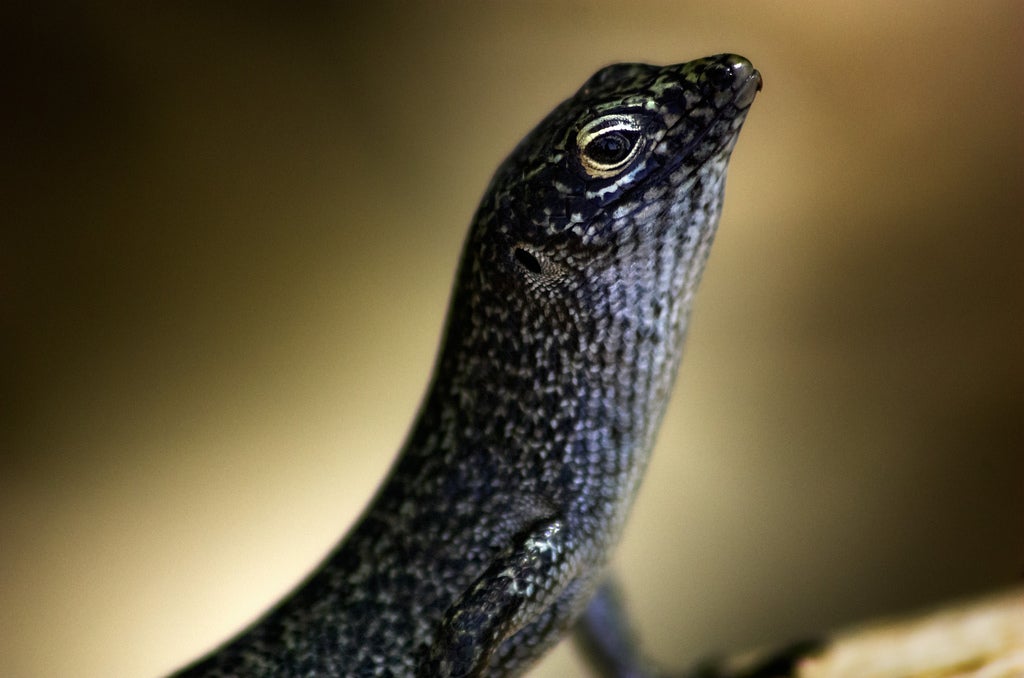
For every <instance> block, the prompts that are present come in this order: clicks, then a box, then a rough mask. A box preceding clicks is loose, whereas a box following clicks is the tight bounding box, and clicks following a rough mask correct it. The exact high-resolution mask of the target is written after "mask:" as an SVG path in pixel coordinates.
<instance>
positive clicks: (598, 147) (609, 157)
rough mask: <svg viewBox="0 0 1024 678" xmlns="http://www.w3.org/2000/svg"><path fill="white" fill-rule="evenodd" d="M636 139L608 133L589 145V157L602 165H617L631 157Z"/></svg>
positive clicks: (617, 133)
mask: <svg viewBox="0 0 1024 678" xmlns="http://www.w3.org/2000/svg"><path fill="white" fill-rule="evenodd" d="M635 141H636V137H635V136H634V138H633V139H630V138H629V137H627V136H626V135H625V134H623V133H622V132H608V133H607V134H602V135H601V136H599V137H598V138H596V139H594V140H593V141H591V142H590V143H589V144H587V149H586V150H587V155H588V156H590V158H591V159H592V160H593V161H594V162H596V163H598V164H601V165H616V164H618V163H620V162H622V161H623V160H625V159H626V157H627V156H628V155H629V152H630V150H632V148H633V144H634V143H635Z"/></svg>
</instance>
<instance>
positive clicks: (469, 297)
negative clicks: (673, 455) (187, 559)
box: [176, 55, 761, 678]
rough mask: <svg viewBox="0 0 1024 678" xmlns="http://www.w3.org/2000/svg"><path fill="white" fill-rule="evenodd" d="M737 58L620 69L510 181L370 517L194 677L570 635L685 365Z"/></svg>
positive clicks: (411, 659) (302, 669)
mask: <svg viewBox="0 0 1024 678" xmlns="http://www.w3.org/2000/svg"><path fill="white" fill-rule="evenodd" d="M760 82H761V80H760V76H759V74H758V73H757V71H755V70H754V69H753V67H752V66H751V65H750V63H749V62H748V61H746V60H745V59H743V58H742V57H738V56H734V55H719V56H715V57H709V58H707V59H699V60H696V61H691V62H689V63H685V64H680V65H676V66H667V67H655V66H648V65H641V64H620V65H615V66H610V67H608V68H605V69H603V70H601V71H599V72H598V73H597V74H595V75H594V76H593V77H592V78H591V79H590V80H589V81H587V83H585V84H584V86H583V87H582V88H581V89H580V90H579V91H578V92H577V93H576V94H575V96H573V97H572V98H570V99H568V100H567V101H565V102H564V103H562V104H561V105H559V106H558V107H557V108H556V109H555V110H554V111H553V112H552V113H551V114H549V115H548V116H547V117H546V118H545V119H544V120H543V121H542V122H541V123H540V124H539V125H538V126H537V128H536V129H534V130H533V132H531V133H530V134H529V135H528V136H527V137H526V138H525V139H524V140H523V141H522V142H521V143H520V144H519V145H518V146H517V147H516V149H515V150H514V151H513V152H512V154H511V155H510V156H509V158H508V159H507V160H506V161H505V163H504V164H503V165H502V166H501V167H500V168H499V169H498V171H497V173H496V175H495V177H494V179H493V180H492V182H491V184H490V187H489V188H488V190H487V193H486V194H485V196H484V198H483V201H482V202H481V205H480V208H479V210H478V211H477V214H476V217H475V218H474V221H473V224H472V227H471V229H470V232H469V236H468V238H467V241H466V244H465V249H464V251H463V256H462V262H461V265H460V270H459V273H458V277H457V280H456V284H455V290H454V293H453V298H452V302H451V307H450V310H449V316H448V323H447V329H446V333H445V336H444V340H443V345H442V349H441V353H440V356H439V358H438V361H437V365H436V367H435V371H434V375H433V380H432V383H431V385H430V389H429V391H428V392H427V395H426V398H425V400H424V404H423V406H422V410H421V412H420V413H419V416H418V419H417V420H416V423H415V424H414V426H413V428H412V432H411V434H410V436H409V438H408V441H407V443H406V445H405V447H404V448H403V450H402V452H401V455H400V456H399V458H398V460H397V462H396V463H395V465H394V467H393V468H392V470H391V472H390V474H389V475H388V477H387V480H386V481H385V482H384V484H383V485H382V486H381V488H380V490H379V491H378V492H377V495H376V497H375V498H374V500H373V502H372V503H371V505H370V506H369V507H368V508H367V510H366V512H365V514H364V515H363V517H362V518H361V519H360V521H359V522H358V524H357V525H356V526H355V527H354V528H353V530H352V531H351V532H350V533H349V534H348V535H347V536H346V537H345V538H344V539H343V540H342V541H341V543H340V544H339V545H338V546H337V548H336V549H335V550H334V551H333V553H332V554H331V555H330V556H329V557H328V558H327V559H326V560H325V561H324V562H323V563H322V564H321V565H320V567H319V568H318V569H317V570H315V571H314V573H313V574H312V575H311V576H310V577H309V578H308V579H307V580H306V581H305V582H304V583H303V584H302V585H301V586H300V587H299V588H298V589H297V590H296V591H295V592H294V593H292V594H291V595H289V596H288V597H287V598H285V599H284V600H283V601H281V602H280V603H279V604H278V605H277V606H276V607H275V608H274V609H273V610H271V611H270V612H269V613H268V614H267V615H266V616H264V617H263V618H262V619H260V620H258V621H257V622H256V623H254V624H253V625H252V626H251V627H250V628H249V629H248V630H246V631H245V632H243V633H242V634H241V635H239V636H238V637H236V638H235V639H234V640H232V641H230V642H229V643H227V644H226V645H224V646H223V647H221V648H220V649H219V650H217V651H215V652H214V653H212V654H211V655H209V656H208V657H206V658H204V659H202V660H200V661H199V662H198V663H196V664H194V665H192V666H190V667H188V668H186V669H184V670H183V671H182V672H180V673H179V674H176V675H177V676H179V677H180V678H184V677H186V676H188V677H192V676H208V677H209V676H244V677H260V676H267V677H269V676H276V677H282V676H414V675H418V676H432V677H433V676H449V675H451V676H463V675H487V676H510V675H518V674H521V673H522V672H523V671H525V670H526V669H527V668H528V667H529V666H530V665H531V664H532V663H533V662H534V661H535V660H536V659H537V658H539V657H540V656H541V654H543V652H544V651H545V650H546V649H548V648H549V647H550V646H551V645H553V644H554V643H555V642H557V640H558V639H559V638H560V637H561V636H562V635H563V633H564V632H565V631H567V630H568V629H569V628H570V627H571V626H572V625H573V623H574V621H575V620H576V619H577V618H578V617H579V616H580V615H581V613H582V612H583V610H584V608H585V607H586V605H587V602H588V600H589V599H590V598H591V597H592V596H593V594H594V592H595V590H596V589H597V586H598V584H599V583H600V580H601V577H602V574H603V572H604V570H605V566H606V563H607V561H608V558H609V554H610V551H611V549H612V547H613V545H614V544H615V542H616V541H617V539H618V536H619V533H620V531H621V528H622V525H623V521H624V520H625V518H626V515H627V513H628V511H629V507H630V505H631V503H632V500H633V497H634V495H635V493H636V489H637V485H638V484H639V482H640V479H641V476H642V475H643V471H644V468H645V467H646V465H647V459H648V455H649V453H650V450H651V446H652V443H653V441H654V437H655V433H656V432H657V428H658V424H659V422H660V420H661V417H662V414H663V412H664V410H665V405H666V403H667V400H668V395H669V392H670V390H671V388H672V382H673V380H674V378H675V374H676V371H677V367H678V365H679V360H680V353H681V350H682V346H683V339H684V336H685V334H686V327H687V321H688V316H689V311H690V306H691V303H692V301H693V296H694V293H695V291H696V289H697V284H698V282H699V279H700V276H701V271H702V270H703V268H704V262H705V260H706V258H707V255H708V249H709V248H710V246H711V241H712V238H713V236H714V233H715V228H716V226H717V223H718V217H719V212H720V209H721V204H722V195H723V188H724V185H725V174H726V165H727V163H728V160H729V155H730V153H731V151H732V148H733V145H734V143H735V141H736V137H737V135H738V133H739V130H740V127H741V125H742V124H743V120H744V118H745V116H746V113H747V109H748V107H749V106H750V104H751V102H752V101H753V99H754V95H755V92H756V91H757V90H758V89H760Z"/></svg>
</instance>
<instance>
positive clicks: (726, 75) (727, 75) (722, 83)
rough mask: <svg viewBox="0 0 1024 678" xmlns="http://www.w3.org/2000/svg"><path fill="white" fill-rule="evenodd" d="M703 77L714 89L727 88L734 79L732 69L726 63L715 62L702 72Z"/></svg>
mask: <svg viewBox="0 0 1024 678" xmlns="http://www.w3.org/2000/svg"><path fill="white" fill-rule="evenodd" d="M704 77H705V78H707V81H708V83H709V84H711V86H713V87H714V88H715V89H719V90H722V89H729V88H731V87H732V83H733V81H734V80H735V75H734V74H733V69H732V68H730V67H729V66H727V65H726V64H715V65H714V66H711V67H710V68H708V70H707V71H705V72H704Z"/></svg>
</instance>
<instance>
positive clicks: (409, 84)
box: [0, 0, 1024, 678]
mask: <svg viewBox="0 0 1024 678" xmlns="http://www.w3.org/2000/svg"><path fill="white" fill-rule="evenodd" d="M171 4H172V5H174V4H177V3H171ZM377 6H378V7H379V8H378V9H374V10H372V11H371V10H368V9H365V8H364V9H360V10H352V9H349V8H346V7H345V6H344V4H343V3H337V4H317V3H307V2H298V3H280V4H271V3H266V4H263V3H256V4H254V3H251V2H244V3H242V2H238V3H226V4H219V3H210V4H209V6H203V3H196V4H195V6H182V7H176V8H166V7H165V8H162V9H150V10H143V9H140V8H129V7H124V8H120V9H113V8H109V7H107V6H105V5H102V4H95V5H91V4H78V5H76V7H77V8H76V9H68V8H65V9H61V10H57V9H55V8H51V9H50V11H49V12H45V13H43V12H41V13H38V14H29V13H13V12H12V11H11V10H10V9H8V10H4V16H3V18H2V21H0V25H2V26H3V29H2V30H3V35H0V38H2V40H0V43H2V44H3V48H2V49H3V50H4V57H3V61H4V65H3V67H2V70H3V72H4V79H5V80H8V81H9V82H8V84H7V85H6V86H5V87H4V92H5V93H4V94H3V95H2V96H0V99H3V100H4V103H3V104H2V109H0V110H2V111H3V116H4V120H3V132H4V136H5V137H8V139H7V141H6V142H4V146H5V147H4V149H3V152H2V157H3V165H4V166H5V168H4V176H3V182H2V185H3V189H2V190H3V191H4V196H3V225H4V228H3V233H2V240H0V318H2V322H3V326H2V327H0V329H2V331H3V334H2V339H0V341H2V342H3V345H2V346H0V348H2V349H3V362H4V368H3V370H2V371H0V375H3V377H2V378H3V382H2V385H3V390H2V391H0V406H2V409H0V446H2V452H3V456H2V466H0V483H2V486H0V509H2V521H0V540H2V541H0V568H2V569H0V577H2V580H0V586H2V588H0V610H2V612H0V675H2V676H5V677H10V678H22V677H35V676H44V677H50V676H78V677H86V678H87V677H92V676H96V677H99V676H118V677H120V676H155V675H158V674H162V673H165V672H167V671H168V670H170V669H172V668H174V667H176V666H178V665H179V664H181V663H182V662H183V661H185V660H186V659H188V658H190V657H192V656H194V655H195V654H197V653H199V652H200V651H201V650H203V649H204V648H207V647H208V646H210V645H211V644H212V643H214V642H216V641H217V640H218V639H221V638H223V637H224V636H225V635H227V634H228V633H230V632H231V631H232V630H233V629H235V628H237V627H238V626H239V625H241V624H243V623H244V622H245V621H246V620H248V619H250V618H251V617H253V616H254V615H256V614H257V613H258V612H259V611H260V610H262V609H264V608H265V607H266V606H267V605H268V604H269V603H270V602H271V601H272V600H274V599H275V598H277V597H278V596H279V595H280V594H281V593H283V592H284V591H285V590H287V589H288V588H289V587H290V586H291V585H292V584H293V583H294V582H295V581H296V579H298V578H299V577H301V576H302V575H303V574H304V573H305V572H306V571H307V570H308V569H309V568H310V567H311V566H312V565H313V564H314V563H315V562H316V561H317V559H318V558H319V557H320V556H321V555H322V554H323V553H324V552H325V551H326V550H327V549H328V548H329V547H330V546H331V545H332V543H333V542H334V540H335V539H336V538H337V536H338V535H339V534H340V533H341V532H342V531H343V530H344V529H345V527H346V526H347V525H349V524H350V523H351V522H352V520H353V519H354V518H355V516H356V515H357V513H358V512H359V510H360V508H361V506H362V505H363V504H364V502H365V501H366V500H367V498H368V497H369V496H370V494H371V492H372V491H373V489H374V487H375V484H376V483H377V482H378V481H379V480H380V478H381V477H382V475H383V474H384V472H385V470H386V468H387V467H388V465H389V463H390V462H391V460H392V458H393V456H394V453H395V451H396V450H397V449H398V447H399V446H400V444H401V442H402V439H403V436H404V433H405V431H406V429H407V427H408V425H409V423H410V421H411V419H412V417H413V415H414V413H415V410H416V407H417V404H418V401H419V397H420V395H421V392H422V390H423V387H424V384H425V382H426V380H427V378H428V374H429V370H430V367H431V361H432V357H433V353H434V350H435V347H436V342H437V337H438V333H439V331H440V325H441V322H442V317H443V311H444V308H445V304H446V301H447V294H448V289H449V285H450V282H451V278H452V274H453V271H454V266H455V262H456V258H457V256H458V251H459V247H460V244H461V239H462V236H463V233H464V231H465V229H466V226H467V224H468V222H469V219H470V216H471V214H472V212H473V210H474V209H475V207H476V201H477V199H478V198H479V196H480V194H481V193H482V191H483V189H484V186H485V184H486V182H487V181H488V178H489V175H490V173H491V172H492V171H493V169H494V168H495V167H496V165H497V164H498V163H499V162H500V160H501V158H502V157H503V156H504V154H506V153H507V152H508V151H509V150H510V149H511V147H512V146H513V144H514V143H515V142H516V141H517V140H518V139H519V138H520V137H521V136H522V135H523V134H524V133H525V132H526V131H527V130H528V129H529V128H530V127H531V126H532V125H533V124H534V123H535V122H536V121H537V120H538V119H539V118H540V117H541V116H542V115H544V114H545V113H546V112H547V111H548V110H549V109H550V108H551V107H552V106H553V105H554V104H555V103H557V102H558V101H559V100H561V99H562V98H564V97H566V96H568V95H569V94H571V93H572V92H573V91H574V89H575V88H576V87H577V86H578V85H579V84H580V83H581V82H582V81H583V80H584V79H585V78H586V77H587V76H589V75H590V74H591V72H593V71H594V70H596V69H597V68H599V67H601V66H603V65H605V64H608V63H610V62H614V61H622V60H645V61H651V62H656V63H666V62H677V61H684V60H688V59H691V58H695V57H699V56H704V55H707V54H712V53H716V52H722V51H735V52H739V53H741V54H743V55H745V56H747V57H749V58H750V59H752V60H753V62H754V63H755V65H756V66H757V67H758V68H760V69H761V70H762V72H763V73H764V76H765V88H764V91H763V92H762V93H761V95H760V96H759V97H758V100H757V102H756V104H755V105H754V109H753V111H752V113H751V115H750V118H749V120H748V122H747V126H746V128H745V130H744V132H743V134H742V136H741V139H740V143H739V145H738V146H737V149H736V154H735V157H734V160H733V163H732V168H731V169H732V171H731V178H730V183H729V191H728V199H727V201H726V211H725V215H724V217H723V219H722V227H721V230H720V236H719V239H718V243H717V244H716V246H715V249H716V251H715V253H714V254H713V256H712V259H711V263H710V268H709V271H708V275H707V276H706V278H705V283H704V286H703V290H702V293H701V296H700V298H699V301H698V306H697V311H696V316H695V320H696V322H695V326H694V331H693V333H692V335H691V338H690V344H689V346H688V350H687V359H686V361H685V362H684V366H683V372H682V377H681V380H680V386H679V388H678V389H677V393H676V394H675V397H674V400H673V403H672V406H671V409H670V411H669V413H668V416H667V418H666V422H665V425H664V429H663V432H662V435H661V438H660V444H659V448H658V450H657V452H656V454H655V458H654V462H653V465H652V467H651V469H650V474H649V476H648V479H647V482H646V485H645V487H644V490H643V493H642V496H641V497H640V499H639V502H638V505H637V508H636V511H635V513H634V515H633V518H632V521H631V524H630V527H629V531H628V537H627V539H626V541H625V543H624V544H623V546H622V548H621V549H620V551H619V554H618V558H617V567H618V569H619V570H620V571H621V572H622V573H624V575H625V578H626V587H627V591H628V593H629V595H630V598H631V601H632V607H633V609H634V611H635V612H636V614H637V616H638V619H639V625H640V628H641V631H642V633H643V636H644V637H645V639H646V643H647V647H648V648H649V649H651V651H652V652H653V653H654V654H655V655H656V656H657V657H659V658H660V659H662V660H664V661H666V662H668V663H671V664H674V665H677V666H678V665H682V664H684V663H685V662H687V661H690V660H693V659H695V658H697V657H698V656H702V655H706V654H707V653H709V652H711V651H715V650H724V649H730V648H740V647H746V646H749V645H751V644H759V643H773V642H779V641H782V640H784V639H787V638H791V637H794V636H800V635H804V634H807V633H809V632H817V631H821V630H823V629H827V628H831V627H834V626H836V625H841V624H846V623H849V622H852V621H855V620H859V619H862V618H864V617H866V616H870V615H878V614H889V613H895V612H899V611H901V610H905V609H908V608H911V607H914V606H919V605H922V604H927V603H930V602H934V601H938V600H940V599H944V598H947V597H950V596H957V595H964V594H969V593H972V592H977V591H982V590H987V589H990V588H994V587H997V586H1000V585H1004V584H1007V583H1009V582H1013V581H1019V578H1020V575H1021V572H1022V570H1024V445H1022V443H1024V321H1022V313H1024V275H1022V271H1024V266H1022V264H1024V237H1022V227H1024V210H1022V205H1024V198H1022V194H1021V192H1022V189H1024V136H1022V133H1021V126H1022V124H1024V101H1022V91H1024V48H1022V45H1024V5H1022V4H1021V3H1020V2H1017V1H1015V0H1011V1H1007V2H995V1H988V2H972V3H966V2H965V3H954V2H900V3H891V2H885V1H881V0H876V1H873V2H857V3H845V2H843V3H840V2H835V3H811V2H800V3H787V2H778V3H756V4H755V3H749V4H748V3H743V2H741V3H731V2H726V1H724V0H716V1H715V2H708V3H671V4H669V3H665V4H652V3H589V2H572V3H560V4H542V3H509V4H500V3H468V2H466V3H454V4H445V5H443V6H439V7H434V6H433V5H430V4H428V3H423V4H421V5H412V4H410V5H391V4H378V5H377ZM580 671H581V669H580V668H579V665H578V663H577V660H576V658H575V657H574V655H573V653H572V651H571V650H570V649H568V648H566V647H561V648H559V650H558V651H556V652H555V654H554V655H553V656H552V657H551V658H549V659H547V660H545V662H544V663H543V664H542V665H541V666H540V667H539V668H538V669H537V670H536V671H535V672H534V673H533V674H532V675H533V676H562V675H577V674H578V673H579V672H580Z"/></svg>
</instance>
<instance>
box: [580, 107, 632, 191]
mask: <svg viewBox="0 0 1024 678" xmlns="http://www.w3.org/2000/svg"><path fill="white" fill-rule="evenodd" d="M641 141H642V133H641V127H640V125H639V124H638V123H637V121H636V120H634V119H633V118H631V117H629V116H625V115H606V116H604V117H601V118H598V119H597V120H592V121H591V122H589V123H587V124H586V125H584V126H583V129H581V130H580V131H579V134H577V135H576V146H577V147H578V148H579V152H580V164H581V165H582V166H583V170H584V171H585V172H586V173H587V174H589V175H590V176H592V177H594V178H595V179H607V178H609V177H613V176H615V175H616V174H618V173H619V172H620V171H621V170H622V169H623V168H625V167H626V166H627V165H629V162H630V161H631V160H632V159H633V158H635V157H636V155H637V153H639V152H640V149H641V148H642V147H643V143H641Z"/></svg>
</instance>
